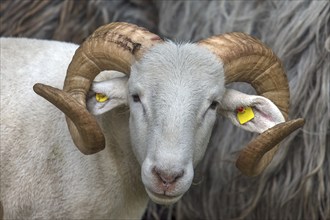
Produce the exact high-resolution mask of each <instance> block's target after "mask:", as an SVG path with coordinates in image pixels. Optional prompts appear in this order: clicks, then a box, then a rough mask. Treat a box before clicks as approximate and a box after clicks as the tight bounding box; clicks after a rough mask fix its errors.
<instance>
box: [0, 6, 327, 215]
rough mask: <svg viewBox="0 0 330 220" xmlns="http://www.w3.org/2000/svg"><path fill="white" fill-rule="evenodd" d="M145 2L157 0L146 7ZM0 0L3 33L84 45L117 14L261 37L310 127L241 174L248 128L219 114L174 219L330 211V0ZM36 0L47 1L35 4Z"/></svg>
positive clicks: (160, 24)
mask: <svg viewBox="0 0 330 220" xmlns="http://www.w3.org/2000/svg"><path fill="white" fill-rule="evenodd" d="M31 2H33V4H31ZM145 2H148V3H152V4H148V7H143V6H144V5H143V3H145ZM1 4H3V5H4V7H2V8H0V10H3V11H1V16H2V17H1V25H0V29H1V31H0V33H1V35H5V36H9V35H16V36H17V35H18V36H29V37H39V38H48V39H54V38H56V39H61V40H66V41H74V42H77V43H81V42H82V40H83V38H85V37H86V36H88V35H89V34H90V33H91V32H92V31H93V30H94V29H95V28H96V27H98V26H100V25H102V24H104V23H108V22H111V21H115V20H116V21H117V20H120V21H130V22H133V23H137V24H139V25H143V26H146V27H147V28H148V29H150V30H153V31H154V32H157V33H159V34H160V35H164V36H167V37H170V38H172V39H178V40H196V39H202V38H203V37H207V36H211V35H213V34H219V33H224V32H230V31H244V32H247V33H250V34H252V35H255V36H257V37H258V38H260V39H261V40H262V41H263V42H266V43H267V44H268V45H269V46H270V47H271V48H273V49H274V50H275V52H276V53H277V54H278V55H279V57H280V58H281V59H282V61H283V62H284V65H285V67H286V69H287V72H288V76H289V81H290V89H291V95H292V109H293V111H292V112H291V117H292V118H294V117H304V118H305V119H306V125H305V126H304V130H303V132H298V133H297V135H296V136H294V135H292V136H291V137H290V138H288V139H287V140H286V141H285V142H284V143H282V149H283V150H280V152H279V153H280V154H279V155H278V157H276V158H275V161H276V162H275V163H274V166H272V167H271V168H270V169H268V171H269V172H268V173H265V174H264V175H262V176H260V177H257V178H253V179H251V178H248V179H247V178H243V177H242V176H238V173H237V171H236V168H235V167H234V166H233V163H232V161H233V160H234V158H235V156H236V152H237V151H238V149H240V148H241V146H243V145H244V144H245V143H246V141H247V140H249V139H250V137H251V134H249V133H247V132H244V131H242V130H240V129H237V128H235V127H233V126H232V125H231V124H230V123H228V122H227V121H221V123H222V124H223V123H225V126H218V127H216V130H215V131H214V135H213V139H212V141H211V143H210V146H209V150H208V151H207V152H206V158H205V160H204V161H203V164H201V166H200V168H201V169H200V170H201V172H200V173H201V176H203V177H201V176H199V178H197V179H196V182H197V183H199V184H198V185H197V186H193V188H192V189H191V190H190V191H189V192H188V193H187V195H186V196H185V197H183V200H182V201H181V202H180V203H179V204H178V205H177V206H176V207H175V208H176V212H173V215H175V216H176V217H177V218H178V219H180V218H181V219H187V218H191V219H194V218H199V219H230V218H237V217H239V216H242V217H244V219H329V218H330V200H329V195H330V187H329V182H330V176H329V172H328V167H329V166H330V165H329V163H330V147H329V142H330V141H329V123H330V114H329V106H330V97H329V94H330V92H329V90H330V88H329V85H330V79H329V77H330V76H329V75H330V74H329V69H330V67H329V65H330V64H329V61H328V60H329V52H330V45H329V43H330V40H329V39H330V38H329V36H330V30H329V28H328V27H329V23H330V4H329V1H327V0H318V1H310V0H304V1H303V0H302V1H291V0H283V1H273V0H265V1H259V0H254V1H185V0H182V1H175V2H174V1H154V2H153V1H146V0H131V1H81V2H79V3H76V2H75V1H70V0H68V1H48V3H47V1H33V0H32V1H20V0H17V1H11V0H6V1H2V3H1ZM38 4H39V5H40V4H42V6H41V7H38V10H36V6H37V5H38ZM74 4H77V5H74ZM5 6H8V7H5ZM18 6H20V7H18ZM74 6H75V7H74ZM13 9H17V10H16V11H14V10H13ZM13 11H14V12H13ZM11 12H13V13H11ZM27 12H29V13H27ZM12 14H15V17H13V16H12ZM177 16H180V17H177ZM45 18H47V19H45ZM58 23H59V24H60V25H58ZM35 24H38V25H35ZM62 30H63V31H62ZM67 30H70V31H67ZM73 30H74V31H73ZM327 39H328V40H327ZM326 42H327V43H326ZM1 89H2V88H1ZM301 103H305V105H301ZM298 106H299V107H298ZM220 120H221V119H220ZM218 146H222V147H218ZM284 149H285V150H284ZM242 189H243V190H244V196H243V193H241V192H242ZM172 210H173V208H171V209H170V210H169V211H170V212H171V211H172ZM162 211H163V209H162V210H156V209H155V207H154V205H152V206H151V208H150V209H149V212H148V215H153V217H156V218H157V217H158V216H160V215H162V214H164V213H162ZM170 214H171V213H170Z"/></svg>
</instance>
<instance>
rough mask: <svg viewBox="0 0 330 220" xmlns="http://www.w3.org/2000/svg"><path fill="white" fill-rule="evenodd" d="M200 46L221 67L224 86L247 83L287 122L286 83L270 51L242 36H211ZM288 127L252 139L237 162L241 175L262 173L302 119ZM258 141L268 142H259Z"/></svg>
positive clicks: (301, 124) (285, 124) (287, 90)
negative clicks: (218, 62) (211, 54)
mask: <svg viewBox="0 0 330 220" xmlns="http://www.w3.org/2000/svg"><path fill="white" fill-rule="evenodd" d="M199 44H200V45H201V46H204V47H206V48H208V49H209V50H210V51H212V52H213V53H214V54H215V55H216V56H217V57H218V58H219V59H220V60H221V62H222V63H223V64H224V72H225V81H226V84H228V83H231V82H246V83H249V84H250V85H251V86H252V87H253V88H254V89H255V90H256V92H257V94H258V95H261V96H264V97H266V98H268V99H269V100H271V101H272V102H273V103H274V104H275V105H276V106H277V107H278V108H279V109H280V111H281V113H282V114H283V116H284V118H285V120H288V112H289V101H290V93H289V85H288V80H287V77H286V74H285V71H284V69H283V67H282V63H281V61H280V59H279V58H278V57H277V56H276V55H275V54H274V53H273V51H272V50H271V49H270V48H268V47H267V46H265V45H264V44H263V43H262V42H261V41H259V40H258V39H256V38H254V37H252V36H249V35H247V34H244V33H229V34H224V35H219V36H213V37H210V38H207V39H205V40H202V41H200V42H199ZM291 124H292V122H290V121H289V122H284V123H283V124H281V126H280V129H281V130H285V131H284V132H282V133H281V132H273V131H272V130H271V129H270V130H267V131H265V132H264V133H262V134H261V135H260V136H259V137H258V139H257V140H252V141H251V142H250V143H249V144H248V145H247V146H246V148H244V150H242V151H241V152H240V155H239V157H238V160H237V163H236V164H237V166H238V168H239V169H240V170H241V171H242V173H244V174H246V175H248V176H254V175H258V174H259V173H261V172H262V171H263V170H264V169H265V168H266V167H267V166H268V164H269V163H270V162H271V160H272V158H273V156H274V155H275V153H276V151H277V149H278V146H277V144H278V143H279V142H280V141H281V140H282V139H284V138H285V137H286V136H288V135H289V134H290V133H292V132H293V131H294V130H296V129H298V128H299V127H301V126H303V119H300V120H298V122H296V121H295V123H293V124H295V126H292V125H291ZM269 131H271V132H269ZM260 139H261V140H266V139H267V141H259V140H260ZM256 143H258V144H256ZM251 155H255V156H251ZM242 164H243V165H242ZM247 164H249V165H247Z"/></svg>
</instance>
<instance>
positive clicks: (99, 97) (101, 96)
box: [95, 93, 109, 102]
mask: <svg viewBox="0 0 330 220" xmlns="http://www.w3.org/2000/svg"><path fill="white" fill-rule="evenodd" d="M95 99H96V101H98V102H105V101H107V100H108V99H109V97H108V96H106V95H104V94H102V93H96V94H95Z"/></svg>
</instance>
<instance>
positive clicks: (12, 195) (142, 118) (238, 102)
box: [0, 23, 302, 219]
mask: <svg viewBox="0 0 330 220" xmlns="http://www.w3.org/2000/svg"><path fill="white" fill-rule="evenodd" d="M219 45H220V47H219ZM226 45H229V46H226ZM77 48H78V46H77V45H74V44H69V43H63V42H55V41H45V40H32V39H15V38H2V39H1V167H0V171H1V191H0V201H1V204H2V206H3V213H2V214H3V217H4V218H5V219H7V218H8V219H19V218H44V219H45V218H47V219H48V218H69V219H78V218H79V219H82V218H84V219H101V218H107V219H132V218H134V219H136V218H141V216H142V215H143V213H144V211H145V208H146V206H147V203H148V198H149V197H150V198H151V199H152V200H153V201H154V202H156V203H159V204H164V205H169V204H173V203H175V202H176V201H178V200H179V199H180V198H181V197H182V195H183V194H184V193H185V192H186V191H187V190H188V189H189V187H190V185H191V183H192V180H193V176H194V167H196V165H197V164H198V162H199V161H200V160H201V159H202V158H203V155H204V152H205V150H206V148H207V145H208V142H209V138H210V136H211V132H212V128H213V125H214V123H215V120H216V117H217V113H220V114H222V115H224V116H226V117H228V118H229V119H230V120H232V122H233V123H234V124H236V125H237V126H240V127H242V128H243V129H247V130H249V131H252V132H259V133H262V132H264V131H265V132H264V133H262V134H261V135H259V136H258V137H257V138H256V139H255V140H256V141H252V142H251V144H250V145H249V146H247V147H246V148H245V149H244V150H242V152H241V154H240V156H239V159H238V161H237V166H238V168H239V169H240V170H241V171H242V172H243V173H244V174H246V175H257V174H258V173H260V172H261V171H262V170H263V169H265V168H266V166H267V165H268V163H269V162H270V161H271V158H272V157H273V155H274V153H275V152H276V149H277V146H275V145H276V144H277V143H278V142H279V141H280V140H281V139H283V138H284V137H285V136H287V135H288V134H289V133H291V132H292V131H293V130H295V129H297V128H298V127H300V126H301V125H302V120H297V121H289V122H284V121H285V118H286V117H287V111H288V99H289V93H288V85H287V81H286V78H285V74H284V72H283V69H282V67H281V64H280V61H279V60H278V58H276V57H275V56H274V54H273V53H272V52H271V51H270V49H268V48H266V47H265V46H264V45H262V44H261V43H260V42H259V41H257V40H255V39H254V38H251V37H249V36H247V35H244V34H239V33H235V34H228V35H224V36H217V37H213V38H209V39H206V40H204V41H201V42H198V43H197V44H193V43H185V44H176V43H173V42H169V41H168V42H163V41H162V40H161V39H160V38H159V37H158V36H156V35H154V34H151V33H149V32H148V31H146V30H145V29H142V28H139V27H136V26H134V25H131V24H127V23H112V24H109V25H106V26H103V27H101V28H99V29H98V30H97V31H96V32H94V34H93V35H92V36H91V37H90V38H89V39H87V40H86V41H85V42H84V43H83V44H82V46H80V47H79V49H77ZM76 50H77V51H76ZM75 51H76V53H75ZM74 53H75V54H74ZM242 54H243V55H244V56H245V57H243V58H242V57H241V56H242ZM72 57H73V59H72ZM71 59H72V61H71ZM70 61H71V63H70ZM241 63H243V64H244V65H241ZM69 64H70V65H69ZM67 69H68V71H67V76H66V77H65V72H66V70H67ZM103 70H116V71H120V72H122V73H124V74H125V75H120V76H118V75H116V76H115V77H113V76H112V77H110V78H109V77H105V80H104V79H103V80H101V81H99V82H95V81H94V82H93V80H94V78H95V76H96V75H97V74H98V73H100V72H101V71H103ZM242 73H243V74H244V75H243V74H242ZM257 76H258V77H257ZM64 78H65V82H64V91H62V90H59V89H55V88H52V87H49V86H46V85H43V84H36V85H35V86H34V90H35V92H37V93H38V94H39V95H41V96H43V97H45V98H46V99H48V100H49V101H50V102H52V103H53V104H54V105H56V106H57V107H58V108H59V109H60V110H61V111H63V112H64V113H65V114H66V116H67V124H68V128H69V129H68V128H67V125H66V122H65V120H64V116H63V114H62V113H61V112H60V111H58V109H56V108H54V106H53V105H51V104H50V103H49V102H46V101H45V100H42V99H41V98H40V97H39V96H37V95H36V94H35V93H34V92H33V90H32V87H33V85H34V84H35V83H37V82H38V83H40V82H41V83H44V84H50V85H52V86H55V87H62V86H63V79H64ZM232 81H246V82H249V83H251V84H252V85H253V86H254V87H255V88H256V90H257V92H258V94H261V95H262V96H254V95H247V94H243V93H241V92H238V91H235V90H230V89H226V88H225V84H226V83H228V82H232ZM263 96H265V97H269V99H268V98H265V97H263ZM270 100H271V101H270ZM274 103H275V104H274ZM277 106H278V107H277ZM248 107H251V108H252V109H249V108H248ZM279 108H280V109H281V110H279ZM87 109H88V111H87ZM241 111H243V112H244V111H247V112H248V111H252V112H253V113H254V117H252V118H248V119H247V122H246V123H242V121H241V122H240V121H239V120H238V114H243V115H244V114H245V113H242V112H241ZM90 113H92V114H93V115H96V117H95V116H92V115H91V114H90ZM247 114H252V113H251V112H249V113H247ZM250 116H251V115H250ZM243 117H246V115H245V116H243ZM248 117H249V115H248ZM95 118H96V119H95ZM282 122H284V123H282ZM241 123H242V124H241ZM277 124H279V125H277ZM275 125H276V126H275ZM70 134H71V135H70ZM71 137H72V138H71ZM274 139H275V140H274ZM72 140H73V141H72ZM74 145H76V146H77V147H78V149H79V150H80V151H81V152H83V153H84V154H92V155H84V154H82V153H81V152H80V151H79V150H77V148H76V147H74ZM274 146H275V147H274ZM102 149H104V150H103V151H101V150H102ZM251 149H252V150H251ZM98 151H100V152H98ZM96 152H98V153H96ZM264 155H265V156H264ZM148 196H149V197H148ZM0 217H1V216H0Z"/></svg>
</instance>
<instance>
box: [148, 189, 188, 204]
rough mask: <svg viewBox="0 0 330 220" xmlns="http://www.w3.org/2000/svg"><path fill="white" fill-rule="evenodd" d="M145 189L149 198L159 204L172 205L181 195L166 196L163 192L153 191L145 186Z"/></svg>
mask: <svg viewBox="0 0 330 220" xmlns="http://www.w3.org/2000/svg"><path fill="white" fill-rule="evenodd" d="M146 191H147V193H148V195H149V197H150V199H151V200H152V201H153V202H155V203H157V204H159V205H172V204H173V203H175V202H177V201H179V199H181V197H182V195H178V196H168V195H163V194H158V193H154V192H152V191H150V190H148V189H147V188H146Z"/></svg>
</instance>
